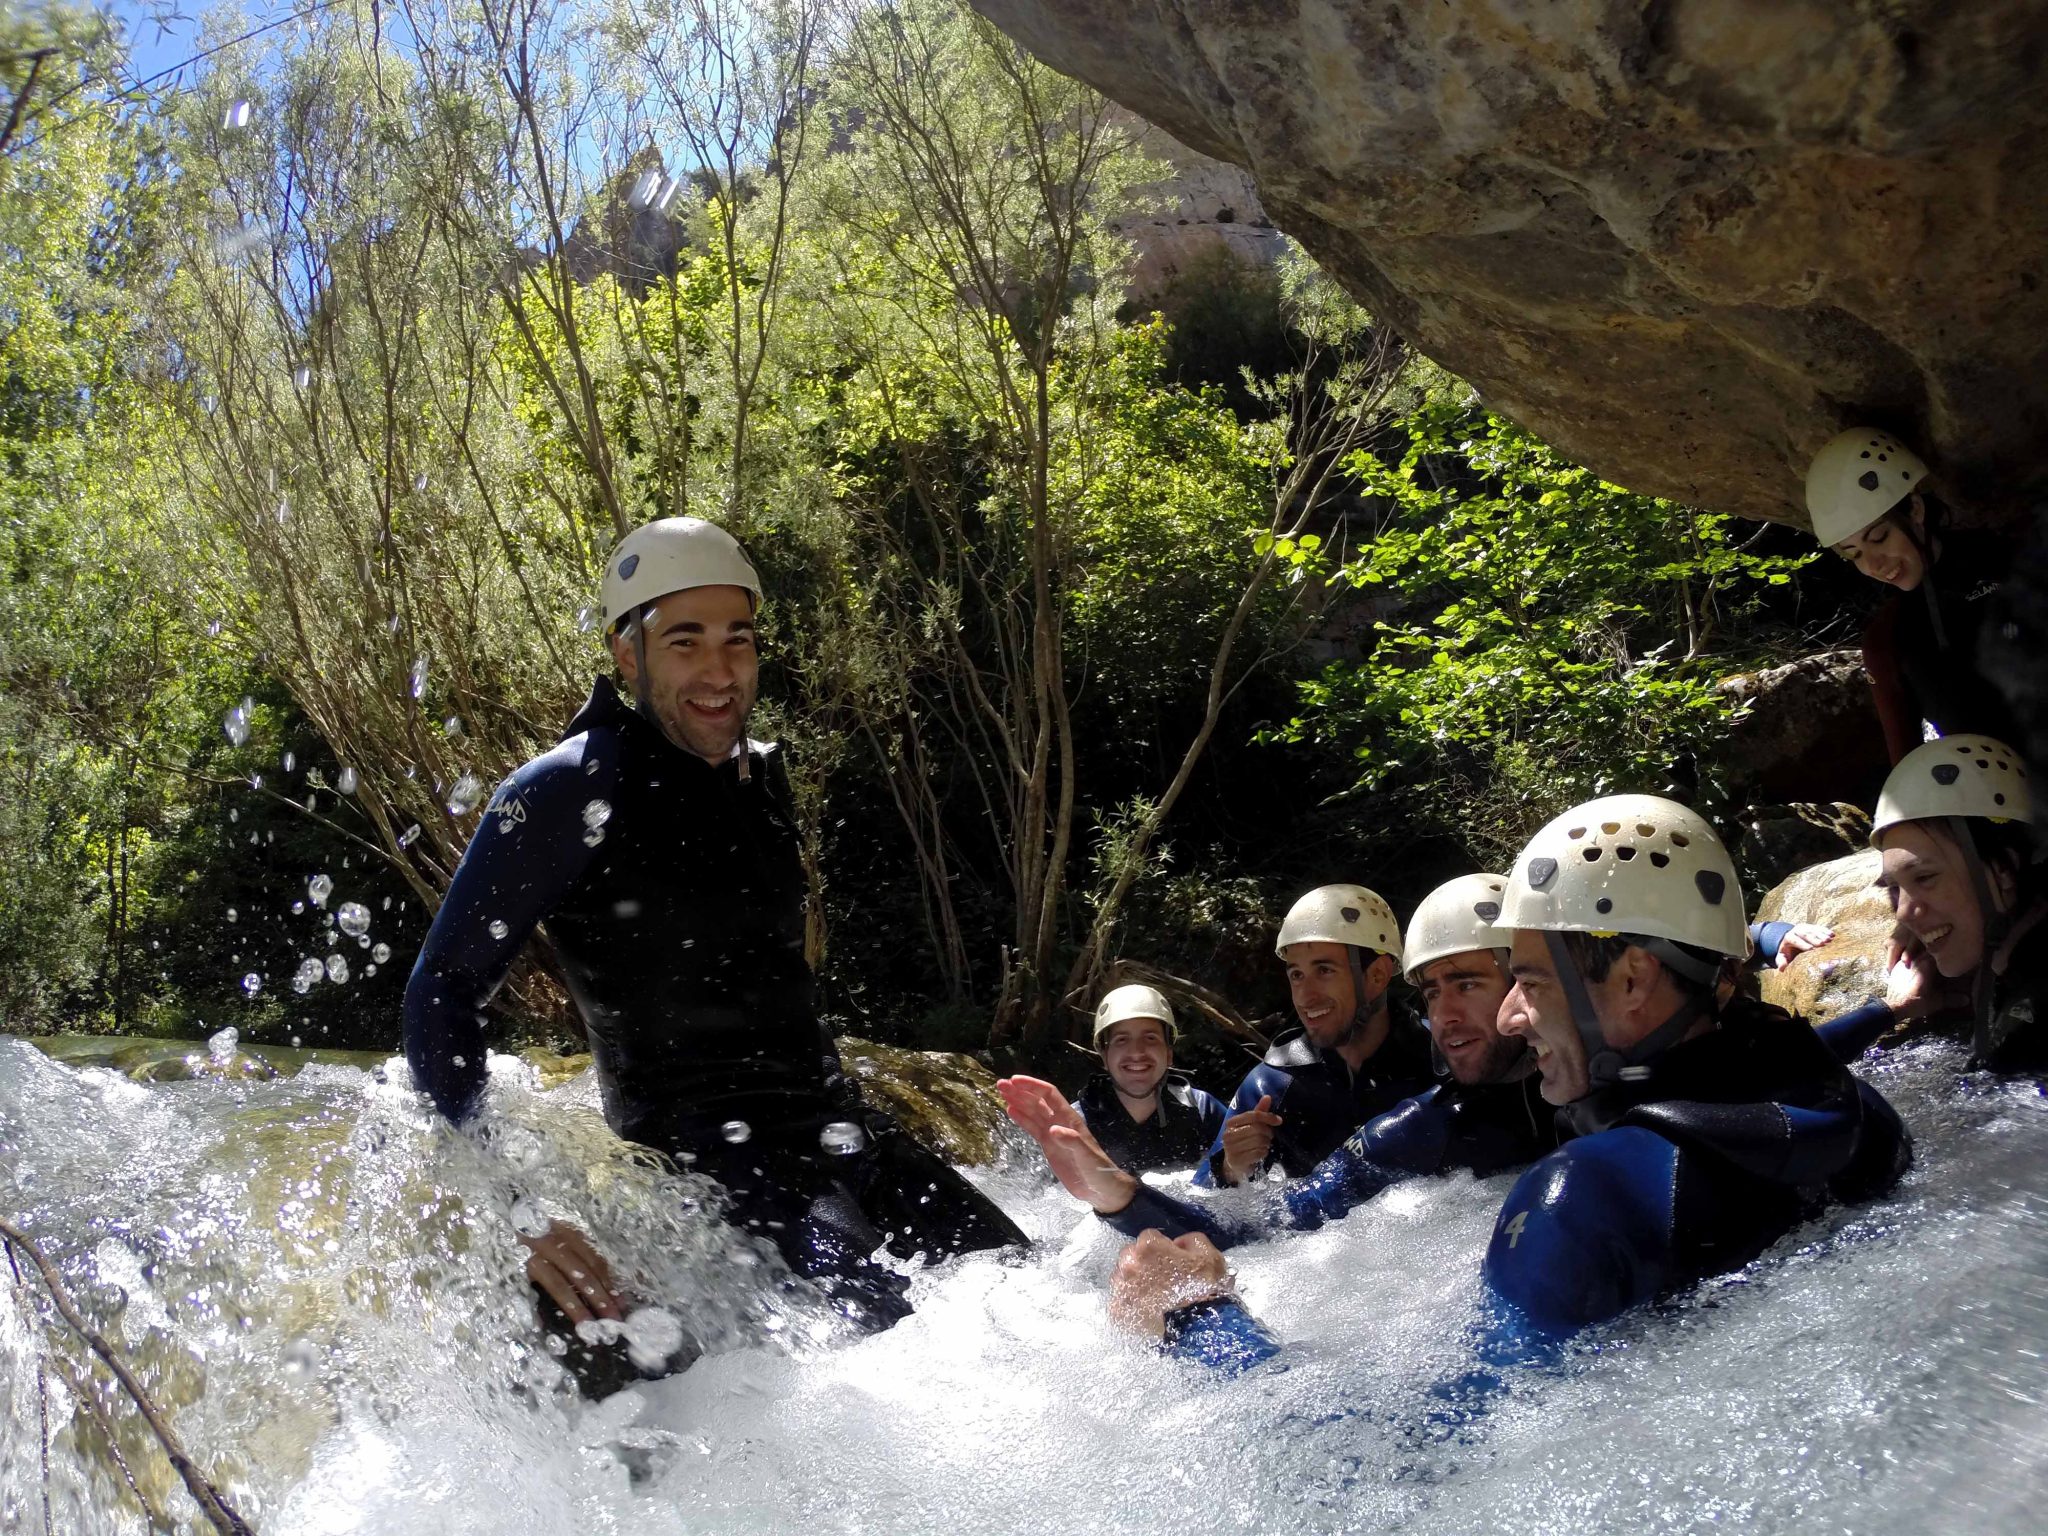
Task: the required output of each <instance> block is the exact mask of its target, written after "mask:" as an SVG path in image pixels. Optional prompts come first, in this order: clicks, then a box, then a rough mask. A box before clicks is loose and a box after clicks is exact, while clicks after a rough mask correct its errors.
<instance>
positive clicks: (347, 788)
mask: <svg viewBox="0 0 2048 1536" xmlns="http://www.w3.org/2000/svg"><path fill="white" fill-rule="evenodd" d="M334 787H335V788H336V789H338V790H340V791H341V792H342V793H343V794H344V795H352V794H354V793H355V792H356V771H355V769H353V768H350V767H348V766H347V765H346V764H344V765H343V767H342V770H341V772H340V773H339V774H337V775H335V779H334Z"/></svg>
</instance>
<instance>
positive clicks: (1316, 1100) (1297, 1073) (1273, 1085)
mask: <svg viewBox="0 0 2048 1536" xmlns="http://www.w3.org/2000/svg"><path fill="white" fill-rule="evenodd" d="M1388 1012H1389V1028H1388V1031H1387V1038H1386V1041H1385V1042H1384V1043H1383V1044H1382V1045H1381V1046H1380V1048H1379V1049H1378V1050H1377V1051H1375V1052H1373V1053H1372V1055H1371V1056H1370V1057H1368V1058H1367V1059H1366V1062H1365V1065H1364V1066H1362V1067H1360V1068H1359V1069H1358V1070H1357V1071H1356V1072H1353V1071H1352V1070H1351V1068H1350V1066H1349V1065H1348V1064H1347V1063H1346V1062H1345V1060H1344V1058H1343V1057H1342V1056H1340V1055H1338V1054H1337V1053H1336V1052H1335V1051H1319V1050H1317V1049H1316V1048H1315V1046H1314V1045H1313V1044H1311V1043H1310V1041H1309V1038H1308V1036H1307V1034H1306V1033H1305V1032H1304V1031H1302V1030H1300V1029H1293V1030H1289V1031H1288V1032H1287V1033H1285V1034H1282V1035H1280V1036H1279V1037H1278V1038H1277V1039H1275V1040H1274V1042H1273V1044H1272V1046H1271V1048H1270V1049H1268V1050H1267V1052H1266V1056H1265V1059H1264V1060H1263V1061H1261V1062H1260V1063H1259V1064H1258V1065H1257V1066H1255V1067H1253V1068H1252V1069H1251V1071H1249V1072H1247V1073H1246V1074H1245V1078H1244V1081H1243V1082H1241V1083H1239V1084H1238V1085H1237V1092H1236V1094H1235V1095H1234V1096H1233V1097H1232V1098H1231V1101H1230V1113H1231V1114H1233V1115H1241V1114H1243V1113H1244V1112H1245V1111H1246V1110H1250V1109H1257V1108H1258V1107H1259V1100H1260V1099H1262V1098H1264V1097H1266V1096H1267V1095H1269V1094H1270V1095H1271V1096H1272V1099H1273V1112H1274V1113H1275V1114H1277V1115H1279V1116H1280V1119H1281V1123H1280V1125H1279V1126H1278V1127H1276V1128H1275V1130H1274V1132H1273V1153H1272V1159H1273V1160H1276V1161H1278V1163H1279V1164H1280V1167H1281V1168H1282V1170H1283V1171H1285V1173H1286V1174H1287V1176H1288V1177H1289V1178H1296V1179H1298V1178H1300V1177H1301V1176H1302V1175H1303V1174H1305V1173H1308V1172H1310V1171H1312V1170H1313V1169H1314V1168H1315V1166H1316V1164H1318V1163H1320V1162H1321V1161H1322V1160H1323V1159H1324V1158H1326V1157H1328V1156H1329V1155H1330V1154H1331V1153H1332V1152H1334V1151H1336V1150H1337V1148H1338V1147H1339V1146H1340V1145H1342V1144H1343V1141H1344V1138H1345V1137H1346V1136H1349V1135H1350V1134H1351V1133H1352V1132H1353V1131H1355V1130H1357V1129H1358V1128H1359V1127H1360V1126H1361V1125H1363V1124H1365V1122H1366V1121H1368V1120H1370V1119H1372V1118H1373V1117H1374V1116H1375V1115H1383V1114H1385V1113H1386V1112H1387V1111H1388V1110H1390V1109H1392V1108H1393V1107H1394V1106H1395V1105H1396V1104H1398V1103H1400V1102H1401V1101H1402V1100H1403V1099H1406V1098H1410V1097H1412V1096H1413V1095H1415V1094H1418V1093H1420V1092H1422V1090H1423V1089H1425V1088H1427V1087H1428V1086H1429V1085H1430V1083H1431V1081H1432V1080H1433V1078H1434V1076H1435V1074H1434V1073H1433V1072H1432V1071H1431V1069H1430V1059H1429V1034H1428V1032H1427V1031H1426V1030H1425V1029H1424V1028H1423V1027H1422V1025H1421V1024H1419V1023H1417V1022H1416V1020H1415V1018H1414V1017H1413V1016H1412V1015H1411V1014H1410V1013H1409V1012H1408V1011H1407V1010H1406V1009H1405V1008H1403V1007H1401V1006H1400V1005H1399V1004H1397V1003H1393V1002H1391V1001H1390V1002H1389V1004H1388ZM1222 1165H1223V1136H1222V1133H1221V1132H1220V1131H1219V1132H1218V1133H1217V1136H1216V1140H1215V1141H1214V1142H1213V1143H1212V1144H1211V1145H1210V1148H1209V1155H1208V1156H1207V1157H1205V1158H1203V1159H1202V1166H1201V1167H1200V1168H1198V1169H1196V1170H1195V1182H1196V1183H1197V1184H1205V1185H1213V1184H1220V1183H1222V1182H1223V1180H1222V1178H1221V1177H1220V1175H1219V1170H1220V1169H1221V1167H1222Z"/></svg>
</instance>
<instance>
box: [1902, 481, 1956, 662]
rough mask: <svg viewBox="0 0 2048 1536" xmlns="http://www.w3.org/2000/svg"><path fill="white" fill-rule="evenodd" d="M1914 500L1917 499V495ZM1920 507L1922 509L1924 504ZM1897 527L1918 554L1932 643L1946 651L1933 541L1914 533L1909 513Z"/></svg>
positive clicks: (1946, 637) (1945, 636)
mask: <svg viewBox="0 0 2048 1536" xmlns="http://www.w3.org/2000/svg"><path fill="white" fill-rule="evenodd" d="M1915 499H1916V500H1917V499H1918V495H1917V493H1916V495H1915ZM1921 505H1922V506H1923V507H1924V506H1925V505H1926V503H1925V502H1922V503H1921ZM1899 526H1900V528H1901V531H1903V532H1904V533H1905V535H1906V542H1907V543H1909V544H1911V545H1912V546H1913V548H1914V549H1916V550H1918V551H1919V553H1920V596H1921V598H1922V599H1923V600H1924V601H1925V602H1926V604H1927V622H1928V624H1929V625H1930V626H1932V628H1933V630H1934V643H1935V644H1936V645H1937V646H1939V647H1940V648H1941V649H1942V650H1944V651H1945V650H1947V649H1948V631H1947V630H1946V629H1945V628H1944V627H1943V626H1942V622H1941V593H1940V591H1939V590H1938V589H1937V587H1936V586H1935V581H1934V540H1933V539H1931V538H1928V537H1926V536H1925V535H1923V534H1920V533H1916V532H1914V530H1913V517H1912V514H1911V513H1910V512H1908V513H1907V515H1906V517H1905V518H1904V519H1903V520H1902V522H1901V523H1900V525H1899Z"/></svg>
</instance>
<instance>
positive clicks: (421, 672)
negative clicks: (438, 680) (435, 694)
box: [412, 656, 427, 699]
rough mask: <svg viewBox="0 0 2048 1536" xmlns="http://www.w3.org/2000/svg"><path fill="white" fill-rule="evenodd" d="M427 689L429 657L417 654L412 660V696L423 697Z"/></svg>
mask: <svg viewBox="0 0 2048 1536" xmlns="http://www.w3.org/2000/svg"><path fill="white" fill-rule="evenodd" d="M426 691H427V658H426V657H424V656H415V657H414V658H413V662H412V696H413V697H414V698H416V699H417V698H423V697H424V696H425V695H426Z"/></svg>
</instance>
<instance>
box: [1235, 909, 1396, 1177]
mask: <svg viewBox="0 0 2048 1536" xmlns="http://www.w3.org/2000/svg"><path fill="white" fill-rule="evenodd" d="M1273 952H1274V953H1275V954H1276V955H1278V956H1279V957H1280V959H1281V961H1282V962H1283V963H1284V964H1285V965H1286V967H1287V988H1288V992H1289V994H1290V996H1291V998H1292V1000H1293V1003H1294V1016H1295V1017H1296V1018H1297V1019H1299V1020H1300V1021H1301V1027H1300V1028H1299V1029H1297V1030H1290V1031H1288V1032H1287V1033H1285V1034H1282V1035H1280V1036H1279V1037H1278V1038H1276V1039H1275V1040H1274V1042H1273V1044H1272V1047H1271V1048H1270V1049H1269V1050H1268V1051H1267V1052H1266V1055H1265V1059H1264V1060H1262V1061H1261V1062H1260V1063H1259V1064H1258V1065H1257V1066H1256V1067H1254V1068H1252V1070H1251V1071H1250V1072H1248V1073H1247V1074H1246V1075H1245V1079H1244V1081H1243V1082H1242V1083H1240V1084H1239V1085H1238V1089H1237V1092H1236V1094H1235V1095H1234V1096H1233V1097H1232V1099H1231V1102H1230V1110H1231V1118H1230V1119H1228V1120H1226V1121H1225V1122H1224V1123H1223V1133H1222V1135H1220V1136H1219V1137H1218V1138H1217V1140H1216V1145H1215V1146H1214V1147H1213V1148H1211V1149H1210V1153H1209V1156H1208V1157H1207V1158H1205V1159H1204V1160H1203V1162H1202V1166H1201V1167H1200V1168H1199V1169H1198V1170H1197V1171H1196V1174H1195V1182H1197V1183H1198V1184H1241V1183H1243V1182H1244V1180H1245V1179H1247V1178H1249V1177H1250V1176H1251V1175H1252V1174H1253V1173H1254V1172H1256V1171H1257V1170H1259V1169H1261V1168H1263V1167H1265V1166H1266V1164H1267V1163H1268V1162H1269V1161H1277V1162H1278V1163H1279V1165H1280V1167H1281V1169H1282V1170H1283V1171H1284V1172H1286V1173H1287V1174H1288V1176H1289V1177H1295V1178H1298V1177H1300V1176H1301V1175H1302V1174H1305V1173H1307V1172H1308V1171H1309V1170H1310V1169H1312V1168H1314V1167H1315V1166H1316V1164H1318V1163H1320V1162H1321V1161H1322V1160H1323V1159H1324V1158H1326V1157H1328V1156H1329V1155H1330V1154H1331V1153H1332V1152H1334V1151H1335V1150H1336V1149H1337V1147H1338V1146H1339V1145H1340V1144H1341V1143H1342V1142H1343V1140H1344V1138H1345V1137H1346V1136H1349V1135H1350V1134H1351V1133H1352V1132H1353V1131H1355V1130H1357V1129H1358V1128H1359V1127H1360V1126H1361V1125H1363V1124H1365V1122H1366V1121H1368V1120H1370V1119H1372V1118H1373V1117H1374V1116H1375V1115H1380V1114H1384V1113H1386V1111H1388V1110H1389V1109H1392V1108H1393V1107H1394V1106H1395V1105H1396V1104H1398V1103H1400V1102H1401V1100H1403V1099H1405V1098H1408V1097H1410V1096H1411V1095H1413V1094H1416V1093H1419V1092H1421V1091H1422V1090H1423V1089H1424V1088H1426V1087H1428V1086H1429V1082H1430V1063H1429V1038H1428V1036H1427V1035H1426V1034H1424V1033H1423V1030H1422V1027H1421V1026H1420V1025H1419V1024H1417V1023H1416V1022H1415V1020H1414V1018H1413V1017H1412V1016H1411V1015H1410V1014H1409V1012H1408V1010H1407V1009H1406V1008H1405V1007H1403V1006H1400V1005H1399V1004H1397V1003H1396V1002H1395V1001H1394V999H1393V997H1392V996H1391V988H1392V986H1393V982H1394V978H1395V976H1397V975H1398V974H1399V973H1400V966H1401V925H1400V924H1399V923H1397V922H1396V921H1395V920H1394V913H1393V910H1392V909H1391V908H1390V907H1388V905H1387V904H1386V902H1384V901H1382V900H1381V899H1380V898H1379V896H1378V895H1376V894H1375V893H1374V892H1372V891H1369V890H1367V889H1366V888H1365V887H1364V886H1362V885H1324V886H1318V887H1317V888H1316V889H1315V890H1313V891H1310V892H1309V893H1308V894H1307V895H1306V896H1303V897H1302V898H1301V899H1300V900H1299V901H1297V902H1295V904H1294V905H1293V906H1292V907H1291V908H1289V909H1288V913H1287V916H1286V918H1285V919H1284V920H1283V921H1282V922H1281V924H1280V933H1279V936H1278V937H1277V938H1276V939H1275V940H1274V943H1273Z"/></svg>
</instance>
